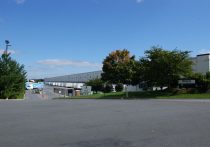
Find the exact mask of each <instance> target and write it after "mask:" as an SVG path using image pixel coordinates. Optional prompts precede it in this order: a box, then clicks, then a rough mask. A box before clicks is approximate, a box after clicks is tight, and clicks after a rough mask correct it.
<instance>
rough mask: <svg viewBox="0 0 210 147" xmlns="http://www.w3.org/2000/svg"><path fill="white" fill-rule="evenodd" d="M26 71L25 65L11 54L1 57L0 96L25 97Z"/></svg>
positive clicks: (3, 97) (4, 97)
mask: <svg viewBox="0 0 210 147" xmlns="http://www.w3.org/2000/svg"><path fill="white" fill-rule="evenodd" d="M25 82H26V72H25V70H24V66H23V65H20V64H19V63H17V62H16V61H15V60H13V59H11V57H10V54H2V56H1V58H0V98H2V99H6V98H23V96H24V94H25Z"/></svg>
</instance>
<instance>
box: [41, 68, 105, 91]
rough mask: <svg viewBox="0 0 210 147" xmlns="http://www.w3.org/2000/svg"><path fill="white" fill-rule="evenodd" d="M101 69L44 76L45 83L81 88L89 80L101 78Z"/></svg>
mask: <svg viewBox="0 0 210 147" xmlns="http://www.w3.org/2000/svg"><path fill="white" fill-rule="evenodd" d="M101 73H102V71H93V72H86V73H79V74H72V75H65V76H58V77H52V78H45V79H44V81H45V84H47V85H51V86H61V87H72V88H81V87H82V86H83V85H84V83H86V82H88V81H89V80H93V79H96V78H101Z"/></svg>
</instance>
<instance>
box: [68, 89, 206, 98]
mask: <svg viewBox="0 0 210 147" xmlns="http://www.w3.org/2000/svg"><path fill="white" fill-rule="evenodd" d="M128 95H129V96H128V98H126V93H124V92H113V93H105V94H93V95H89V96H76V97H68V98H65V99H210V94H209V93H201V94H172V93H170V92H160V91H158V92H156V91H153V92H129V93H128Z"/></svg>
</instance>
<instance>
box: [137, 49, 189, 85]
mask: <svg viewBox="0 0 210 147" xmlns="http://www.w3.org/2000/svg"><path fill="white" fill-rule="evenodd" d="M145 56H146V57H144V58H141V59H140V65H141V66H142V67H143V69H144V70H143V71H144V73H143V75H144V79H145V80H146V81H148V82H149V83H150V84H151V85H152V86H160V87H163V86H168V87H169V88H170V87H172V86H174V85H176V82H177V80H178V79H179V78H180V76H185V77H187V76H188V75H189V74H190V73H192V64H193V63H192V61H191V60H190V58H189V51H179V50H173V51H168V50H164V49H162V48H160V47H156V46H155V47H152V48H151V49H150V50H147V51H145Z"/></svg>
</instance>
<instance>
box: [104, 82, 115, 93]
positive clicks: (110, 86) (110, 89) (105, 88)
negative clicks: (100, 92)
mask: <svg viewBox="0 0 210 147" xmlns="http://www.w3.org/2000/svg"><path fill="white" fill-rule="evenodd" d="M112 91H113V86H112V84H106V85H105V87H104V92H105V93H109V92H112Z"/></svg>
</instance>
